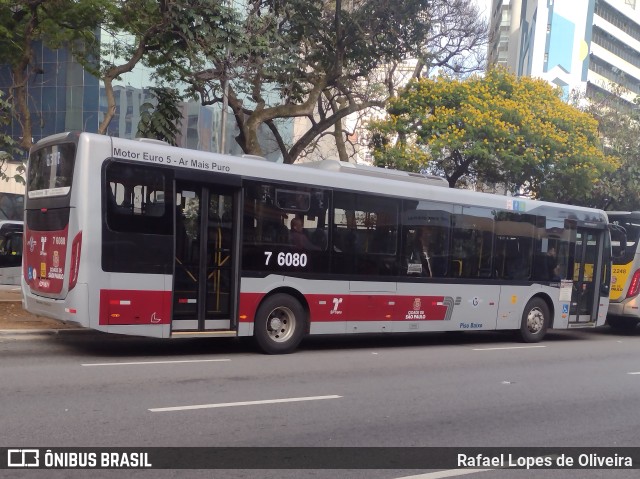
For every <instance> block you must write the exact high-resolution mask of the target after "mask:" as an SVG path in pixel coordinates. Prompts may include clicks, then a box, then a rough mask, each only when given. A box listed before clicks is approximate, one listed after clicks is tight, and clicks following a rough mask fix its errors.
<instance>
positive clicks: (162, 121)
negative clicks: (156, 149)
mask: <svg viewBox="0 0 640 479" xmlns="http://www.w3.org/2000/svg"><path fill="white" fill-rule="evenodd" d="M151 91H152V92H153V95H154V96H155V98H156V101H157V104H156V105H155V106H154V105H153V104H152V103H150V102H146V103H144V104H143V105H142V106H141V107H140V110H141V114H140V123H139V124H138V132H137V133H136V137H142V138H154V139H156V140H163V141H166V142H167V143H169V144H171V145H174V146H175V145H176V136H177V135H178V133H179V132H180V124H181V123H182V112H181V111H180V108H179V105H180V95H179V93H178V91H177V90H175V89H172V88H151Z"/></svg>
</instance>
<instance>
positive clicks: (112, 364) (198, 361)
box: [82, 359, 231, 366]
mask: <svg viewBox="0 0 640 479" xmlns="http://www.w3.org/2000/svg"><path fill="white" fill-rule="evenodd" d="M224 361H231V359H185V360H180V361H136V362H131V363H86V364H82V366H137V365H139V364H181V363H216V362H224Z"/></svg>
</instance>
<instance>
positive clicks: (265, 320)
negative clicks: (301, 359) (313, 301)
mask: <svg viewBox="0 0 640 479" xmlns="http://www.w3.org/2000/svg"><path fill="white" fill-rule="evenodd" d="M308 318H309V306H308V304H307V302H306V301H305V299H304V297H303V296H302V295H301V294H300V293H299V292H298V291H296V290H293V289H290V288H280V289H277V290H274V291H272V292H270V293H269V294H268V295H267V296H265V297H264V298H263V299H262V301H261V302H260V304H259V305H258V309H257V310H256V315H255V318H254V328H253V337H254V339H255V341H256V343H257V344H258V347H259V348H260V349H261V350H262V352H264V353H265V354H287V353H291V352H293V351H294V350H295V349H296V348H297V347H298V345H299V344H300V342H301V341H302V339H303V338H304V336H305V335H306V334H307V333H308V331H309V320H308Z"/></svg>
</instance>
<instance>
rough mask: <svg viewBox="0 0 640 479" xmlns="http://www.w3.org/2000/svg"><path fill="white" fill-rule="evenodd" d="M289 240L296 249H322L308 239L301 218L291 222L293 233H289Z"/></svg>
mask: <svg viewBox="0 0 640 479" xmlns="http://www.w3.org/2000/svg"><path fill="white" fill-rule="evenodd" d="M289 238H290V241H291V244H292V245H293V246H295V247H296V248H300V249H305V250H316V251H317V250H319V249H320V248H318V247H317V246H316V245H314V244H313V243H312V242H311V240H310V239H309V238H307V235H306V233H305V231H304V228H303V222H302V219H301V218H298V217H296V218H293V219H292V220H291V231H290V232H289Z"/></svg>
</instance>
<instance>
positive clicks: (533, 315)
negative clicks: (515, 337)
mask: <svg viewBox="0 0 640 479" xmlns="http://www.w3.org/2000/svg"><path fill="white" fill-rule="evenodd" d="M550 318H551V313H550V312H549V306H547V303H546V302H545V301H544V300H543V299H542V298H531V299H530V300H529V302H528V303H527V305H526V306H525V308H524V312H523V313H522V322H521V323H520V338H521V339H522V341H524V342H525V343H537V342H538V341H541V340H542V338H544V335H545V334H546V333H547V328H548V327H549V319H550Z"/></svg>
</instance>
